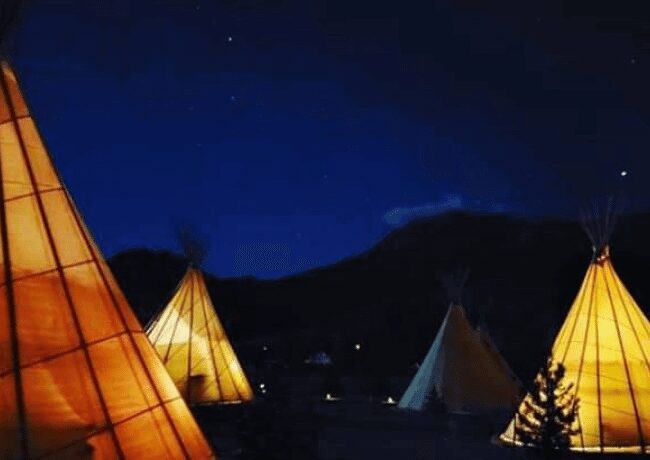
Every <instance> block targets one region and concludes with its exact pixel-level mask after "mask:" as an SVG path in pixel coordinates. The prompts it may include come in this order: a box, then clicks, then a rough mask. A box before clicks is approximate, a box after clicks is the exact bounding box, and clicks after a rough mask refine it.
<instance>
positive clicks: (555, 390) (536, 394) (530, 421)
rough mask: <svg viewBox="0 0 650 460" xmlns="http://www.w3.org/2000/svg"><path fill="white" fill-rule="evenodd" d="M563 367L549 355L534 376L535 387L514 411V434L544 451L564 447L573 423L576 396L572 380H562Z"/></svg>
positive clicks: (553, 451)
mask: <svg viewBox="0 0 650 460" xmlns="http://www.w3.org/2000/svg"><path fill="white" fill-rule="evenodd" d="M565 372H566V369H565V367H564V365H563V364H562V363H554V362H553V360H552V358H551V357H549V358H548V359H547V360H546V362H545V363H544V365H543V366H542V368H541V369H540V372H539V374H538V375H537V378H536V379H535V384H534V385H535V387H534V389H533V391H532V392H530V394H529V396H527V397H526V398H525V399H524V403H523V404H522V406H521V407H520V409H519V411H518V412H517V414H516V415H515V437H516V439H517V440H518V441H520V442H521V443H523V444H524V445H525V446H527V447H531V448H534V449H538V450H541V451H543V452H544V453H545V454H546V455H548V456H550V455H553V454H557V453H560V452H562V451H566V450H568V449H569V447H570V446H571V436H574V435H576V434H579V433H580V429H579V427H577V426H576V425H577V416H578V402H579V400H578V398H577V397H576V396H575V395H574V393H573V383H568V384H565V383H564V382H563V379H564V375H565Z"/></svg>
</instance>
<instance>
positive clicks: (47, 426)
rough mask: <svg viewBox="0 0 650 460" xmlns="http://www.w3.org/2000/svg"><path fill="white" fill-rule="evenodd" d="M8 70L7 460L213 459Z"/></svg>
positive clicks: (1, 248)
mask: <svg viewBox="0 0 650 460" xmlns="http://www.w3.org/2000/svg"><path fill="white" fill-rule="evenodd" d="M0 70H1V71H0V180H1V182H2V183H1V187H0V243H1V244H0V262H1V265H0V271H1V276H2V281H1V283H2V284H1V285H0V458H3V459H5V458H6V459H13V458H83V459H99V458H102V459H109V458H126V459H160V458H168V459H181V458H185V459H189V458H192V459H195V458H196V459H206V458H213V454H212V452H211V449H210V447H209V445H208V443H207V442H206V440H205V438H204V437H203V434H202V433H201V431H200V429H199V428H198V426H197V424H196V422H195V421H194V419H193V417H192V415H191V413H190V411H189V410H188V408H187V406H186V404H185V402H184V401H183V399H182V398H181V396H180V394H179V392H178V390H177V389H176V387H175V386H174V384H173V382H172V380H171V379H170V378H169V375H168V374H167V372H166V371H165V368H164V366H163V365H162V363H161V362H160V360H159V359H158V357H157V356H156V354H155V351H154V350H153V348H152V346H151V344H150V343H149V342H148V340H147V337H146V336H145V334H144V331H143V330H142V328H141V326H140V324H139V323H138V321H137V320H136V318H135V316H134V315H133V313H132V311H131V309H130V307H129V305H128V303H127V302H126V300H125V298H124V296H123V294H122V292H121V291H120V289H119V288H118V287H117V285H116V283H115V280H114V279H113V276H112V275H111V272H110V270H109V269H108V266H107V265H106V263H105V261H104V259H103V257H102V255H101V254H100V252H99V250H98V249H97V247H96V245H95V243H94V242H93V240H92V237H91V236H90V233H89V232H88V230H87V229H86V227H85V225H84V223H83V221H82V219H81V216H80V215H79V213H78V211H77V210H76V209H75V206H74V204H73V202H72V199H71V198H70V195H69V194H68V192H67V190H66V189H65V187H64V185H63V184H62V182H61V180H60V178H59V176H58V174H57V172H56V170H55V168H54V165H53V164H52V162H51V159H50V156H49V154H48V152H47V151H46V149H45V147H44V146H43V144H42V142H41V139H40V136H39V134H38V132H37V130H36V126H35V124H34V121H33V120H32V118H31V116H30V113H29V110H28V108H27V105H26V104H25V101H24V100H23V97H22V95H21V92H20V89H19V87H18V83H17V81H16V77H15V75H14V73H13V72H12V70H11V68H10V67H9V65H8V64H7V63H5V62H3V63H2V64H1V69H0Z"/></svg>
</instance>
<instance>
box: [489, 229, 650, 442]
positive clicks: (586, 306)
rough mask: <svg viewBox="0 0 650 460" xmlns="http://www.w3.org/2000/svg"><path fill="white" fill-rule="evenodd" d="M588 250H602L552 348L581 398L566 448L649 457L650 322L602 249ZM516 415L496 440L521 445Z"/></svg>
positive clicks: (596, 257) (599, 251) (521, 409)
mask: <svg viewBox="0 0 650 460" xmlns="http://www.w3.org/2000/svg"><path fill="white" fill-rule="evenodd" d="M592 241H593V238H592ZM594 246H595V247H601V248H602V249H601V250H597V251H595V256H594V259H593V261H592V263H591V265H589V268H588V270H587V274H586V275H585V278H584V281H583V282H582V286H581V288H580V291H579V292H578V295H577V297H576V299H575V301H574V302H573V305H572V306H571V309H570V310H569V314H568V316H567V318H566V320H565V321H564V324H563V325H562V328H561V329H560V332H559V333H558V335H557V337H556V339H555V343H554V344H553V349H552V351H551V356H552V358H553V360H554V361H556V362H560V363H562V364H563V365H564V367H565V368H566V375H565V377H564V381H565V382H566V383H573V384H574V385H575V387H574V388H575V390H574V391H575V394H576V396H577V397H578V398H579V409H578V422H579V423H578V427H579V429H580V431H581V432H580V434H577V435H575V436H573V437H572V438H571V444H572V449H573V450H577V451H585V452H637V453H642V452H644V451H645V452H647V453H650V322H649V321H648V318H647V317H646V316H645V315H644V314H643V312H642V311H641V309H640V308H639V306H638V305H637V304H636V302H635V301H634V299H633V298H632V296H631V295H630V293H629V292H628V291H627V289H626V288H625V286H624V285H623V282H622V281H621V279H620V278H619V277H618V275H617V274H616V272H615V271H614V267H613V266H612V261H611V259H610V257H609V248H608V246H607V245H605V244H603V245H594ZM527 397H529V396H527ZM524 411H525V410H524V403H522V406H521V407H520V410H519V412H520V413H525V412H524ZM520 416H521V415H517V416H516V417H515V418H514V419H513V420H512V421H511V422H510V424H509V425H508V427H507V429H506V431H505V432H504V433H503V434H502V435H501V436H500V439H501V441H503V442H505V443H507V444H521V443H520V442H519V441H518V439H516V435H515V422H516V420H517V417H520Z"/></svg>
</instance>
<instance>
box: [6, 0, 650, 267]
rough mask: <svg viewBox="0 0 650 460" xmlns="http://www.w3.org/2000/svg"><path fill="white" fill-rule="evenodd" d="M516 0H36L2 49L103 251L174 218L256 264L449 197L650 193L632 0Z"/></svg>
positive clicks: (644, 14)
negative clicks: (489, 0)
mask: <svg viewBox="0 0 650 460" xmlns="http://www.w3.org/2000/svg"><path fill="white" fill-rule="evenodd" d="M519 3H522V2H514V1H512V0H506V1H505V2H499V3H498V4H496V5H487V6H486V5H485V4H484V2H474V1H461V2H458V1H452V0H442V1H440V0H437V1H432V0H426V1H425V0H412V1H406V2H394V1H390V2H389V1H384V0H375V1H370V0H348V1H343V0H335V1H324V0H320V1H312V2H310V1H307V0H287V1H282V0H246V1H240V0H229V1H214V0H211V1H207V0H205V1H203V0H166V1H162V0H138V1H137V2H136V1H134V2H130V1H127V0H115V1H111V2H106V1H104V0H84V1H80V0H77V1H72V0H57V1H54V0H32V1H31V2H29V3H28V5H29V6H28V7H26V8H25V9H24V11H23V14H22V15H21V17H20V18H19V20H18V22H17V24H16V26H15V30H14V32H13V34H12V37H11V38H12V40H11V42H10V50H11V53H10V54H11V57H12V59H13V62H14V64H15V67H16V68H17V71H18V72H19V73H20V76H21V78H22V82H23V88H24V91H25V93H26V96H27V98H28V101H29V102H30V104H31V107H32V111H33V113H34V115H35V116H36V118H37V123H38V124H39V126H40V129H41V132H42V134H43V136H44V137H45V140H46V142H47V144H48V146H49V147H50V150H51V151H52V154H53V156H54V158H55V161H56V162H57V165H58V167H59V169H60V170H61V172H62V174H63V176H64V179H65V180H66V183H67V185H68V187H69V189H70V190H71V192H72V194H73V196H74V197H75V199H76V201H77V203H78V205H79V207H80V209H81V210H82V212H83V214H84V216H85V218H86V220H87V222H88V224H89V226H90V228H91V230H92V231H93V233H94V235H95V237H96V239H97V240H98V243H99V244H100V246H101V247H102V248H103V250H104V252H105V253H106V255H108V256H110V255H112V254H114V253H115V252H117V251H120V250H122V249H126V248H130V247H135V246H149V247H155V248H175V246H176V245H175V241H174V226H175V225H176V224H177V223H178V222H191V223H192V224H194V225H195V226H197V227H198V228H199V229H200V230H201V231H202V232H203V233H206V234H208V235H209V238H210V241H211V252H210V255H209V258H208V261H207V263H206V266H207V268H208V269H209V270H210V271H213V272H215V273H217V274H219V275H228V276H229V275H242V274H252V275H256V276H262V277H272V276H280V275H285V274H288V273H294V272H298V271H301V270H304V269H306V268H310V267H314V266H318V265H322V264H326V263H331V262H334V261H336V260H339V259H340V258H343V257H346V256H350V255H353V254H355V253H358V252H361V251H362V250H365V249H366V248H368V247H370V246H371V245H372V244H373V243H374V242H376V241H377V240H378V239H380V238H381V237H382V236H383V235H385V234H386V233H387V232H388V231H389V230H390V229H391V228H393V227H394V226H396V225H399V224H401V223H403V222H405V221H408V219H410V218H412V217H413V216H421V215H427V214H434V213H437V212H440V211H441V210H445V209H450V208H470V209H482V210H488V211H507V212H512V213H517V214H524V215H568V216H573V215H575V214H576V211H577V209H578V207H579V206H581V205H583V204H584V203H585V202H586V201H587V200H589V199H591V198H593V197H597V196H601V195H603V194H607V193H611V192H613V191H618V190H619V189H621V188H622V189H624V192H625V195H626V197H627V203H628V208H629V209H647V208H648V207H649V206H650V193H648V191H647V184H646V183H647V179H648V167H649V166H650V159H649V158H648V154H647V148H648V144H649V142H648V141H650V129H649V127H648V122H650V92H649V91H648V89H647V82H648V81H649V79H648V77H649V74H648V71H649V70H650V33H649V32H648V30H650V29H649V26H650V22H649V18H650V14H649V11H648V8H647V7H643V6H642V5H643V4H642V3H641V2H639V3H638V4H634V3H620V4H618V3H617V4H616V5H613V4H612V3H611V2H609V3H605V2H601V1H600V0H594V1H591V2H587V1H572V2H570V3H569V2H559V1H557V0H551V1H544V2H541V1H538V2H526V4H525V5H520V4H519ZM638 5H641V6H638ZM622 170H626V171H628V172H629V174H628V175H627V176H626V177H624V178H622V177H621V176H620V172H621V171H622Z"/></svg>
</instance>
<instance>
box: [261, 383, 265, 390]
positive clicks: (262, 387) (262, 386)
mask: <svg viewBox="0 0 650 460" xmlns="http://www.w3.org/2000/svg"><path fill="white" fill-rule="evenodd" d="M264 388H266V385H265V384H264V383H263V382H262V383H260V390H263V389H264Z"/></svg>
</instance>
